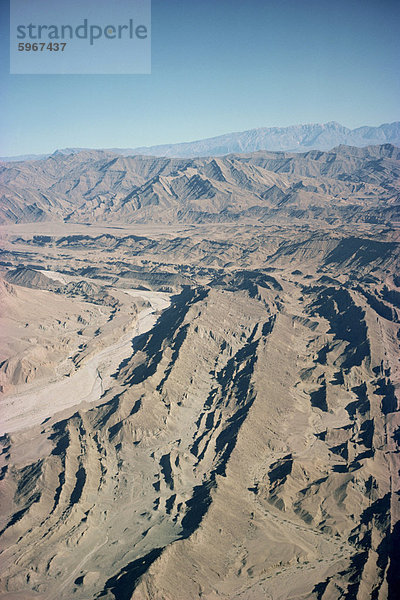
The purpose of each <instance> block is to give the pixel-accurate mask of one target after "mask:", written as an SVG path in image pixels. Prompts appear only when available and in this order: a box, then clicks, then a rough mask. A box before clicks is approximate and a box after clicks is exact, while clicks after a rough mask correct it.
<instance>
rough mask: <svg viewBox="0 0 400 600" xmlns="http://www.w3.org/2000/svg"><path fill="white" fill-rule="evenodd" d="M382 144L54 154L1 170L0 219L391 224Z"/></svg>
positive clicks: (389, 165)
mask: <svg viewBox="0 0 400 600" xmlns="http://www.w3.org/2000/svg"><path fill="white" fill-rule="evenodd" d="M399 158H400V150H399V149H398V148H396V147H395V146H392V145H390V144H386V145H382V146H371V147H368V148H363V149H360V148H354V147H348V146H339V147H337V148H335V149H333V150H331V151H329V152H320V151H316V150H313V151H310V152H307V153H304V154H290V153H283V152H275V153H274V152H257V153H253V154H248V155H246V154H244V155H243V154H241V155H229V156H225V157H221V158H197V159H169V158H154V157H145V156H130V157H129V156H128V157H123V156H118V155H115V154H112V153H109V152H104V151H85V152H80V153H77V154H72V155H62V154H58V155H53V156H51V157H49V158H47V159H44V160H40V161H27V162H21V163H3V164H1V166H0V186H1V202H0V222H1V223H31V222H42V221H48V220H50V221H64V222H75V223H94V222H99V223H118V222H119V223H124V224H125V223H162V224H167V223H170V224H172V223H210V222H238V221H246V222H248V221H251V222H254V221H255V222H267V221H269V220H271V219H281V220H285V221H287V219H310V218H312V219H320V220H321V221H324V222H328V223H332V222H337V221H338V220H340V219H346V221H348V220H351V221H355V222H356V221H358V220H364V221H365V220H367V221H372V222H380V223H382V222H387V221H392V220H393V219H398V204H399V193H400V192H399V173H400V161H399Z"/></svg>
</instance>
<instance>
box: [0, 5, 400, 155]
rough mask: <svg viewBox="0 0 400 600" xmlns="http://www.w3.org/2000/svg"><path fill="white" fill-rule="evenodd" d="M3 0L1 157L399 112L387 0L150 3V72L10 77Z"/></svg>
mask: <svg viewBox="0 0 400 600" xmlns="http://www.w3.org/2000/svg"><path fill="white" fill-rule="evenodd" d="M126 1H127V0H126ZM7 5H8V2H3V3H2V5H1V43H2V58H1V59H0V69H1V77H2V86H1V92H0V93H1V95H0V114H1V115H2V116H1V118H0V119H1V121H0V127H1V131H2V135H1V138H2V142H3V144H2V145H1V148H0V155H2V156H12V155H17V154H31V153H43V152H49V151H51V150H52V149H56V148H63V147H91V148H111V147H130V148H135V147H139V146H152V145H156V144H164V143H168V144H172V143H178V142H184V141H190V140H199V139H204V138H208V137H213V136H218V135H221V134H225V133H229V132H236V131H244V130H248V129H253V128H257V127H285V126H289V125H294V124H301V123H316V122H319V123H326V122H329V121H337V122H339V123H341V124H342V125H344V126H346V127H349V128H351V129H353V128H356V127H359V126H363V125H370V126H378V125H381V124H382V123H390V122H393V121H397V120H399V112H398V100H399V97H400V93H399V92H400V86H399V68H398V67H399V61H398V58H397V57H398V56H399V50H400V47H399V46H400V43H399V40H398V36H397V31H398V24H399V21H400V19H399V17H400V5H399V4H398V3H397V2H394V1H393V0H386V1H379V2H378V1H376V0H370V1H368V2H365V1H361V0H355V1H354V2H351V3H348V2H345V1H344V0H338V1H337V2H336V3H334V4H333V3H331V2H328V1H327V0H322V1H319V2H317V1H316V0H306V1H305V2H302V3H299V2H296V1H295V0H280V1H278V0H270V1H269V2H262V1H261V0H251V1H249V2H246V4H243V3H242V2H239V1H237V0H234V1H232V0H230V1H228V0H220V1H219V2H218V3H215V2H211V0H205V1H204V2H201V3H193V2H183V1H178V0H170V1H169V2H161V0H153V2H152V74H151V75H136V76H134V75H133V76H117V75H115V76H114V75H109V76H96V75H92V76H86V77H85V76H79V75H75V76H73V75H70V76H61V75H60V76H58V75H48V76H32V75H31V76H24V75H9V50H8V44H9V39H8V37H9V36H8V14H7V13H8V6H7Z"/></svg>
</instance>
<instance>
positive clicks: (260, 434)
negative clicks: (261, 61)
mask: <svg viewBox="0 0 400 600" xmlns="http://www.w3.org/2000/svg"><path fill="white" fill-rule="evenodd" d="M398 171H399V150H397V149H396V148H394V147H393V146H388V145H385V146H380V147H373V148H368V149H362V150H361V149H355V148H348V147H340V148H337V149H336V150H334V151H330V152H319V151H312V152H309V153H306V154H303V155H301V154H299V155H290V154H284V153H269V152H268V153H266V152H260V153H256V154H250V155H240V156H229V157H224V158H213V159H196V160H184V159H182V160H181V159H177V160H174V159H154V158H146V157H130V158H121V157H116V156H111V155H110V156H109V155H105V154H102V153H98V152H89V153H87V154H85V155H79V154H77V155H75V156H64V157H56V158H52V159H47V160H44V161H38V162H36V163H23V164H14V165H3V170H2V174H1V176H2V178H3V182H6V183H7V186H8V187H7V191H6V192H5V197H6V200H5V201H4V202H3V215H4V220H7V225H4V226H2V227H0V234H1V240H2V249H1V257H0V258H1V260H0V274H1V279H0V300H1V309H0V310H1V313H0V326H1V329H2V332H3V341H2V346H1V357H0V380H1V385H2V393H1V395H0V414H1V419H0V433H1V438H0V443H1V448H2V450H1V454H0V461H1V462H0V505H1V513H0V532H1V535H0V550H1V554H0V564H1V567H0V598H2V599H3V598H4V600H32V599H34V598H36V599H37V600H64V599H65V600H70V599H71V598H76V599H77V600H95V599H97V598H98V599H100V598H107V599H109V600H131V599H133V600H143V599H147V600H161V599H162V600H196V599H200V598H202V599H203V600H217V599H220V600H221V599H223V600H264V599H265V598H268V599H270V600H289V599H294V598H296V599H297V598H299V599H300V598H302V599H305V600H307V599H308V600H342V599H348V600H353V599H354V600H369V599H375V600H387V599H389V600H395V599H396V598H397V597H398V590H399V589H400V579H399V573H400V569H399V565H400V560H399V550H398V549H399V543H400V528H399V516H400V506H399V492H400V480H399V470H400V463H399V456H400V413H399V383H400V380H399V369H400V366H399V360H398V357H399V348H400V278H399V275H398V273H399V267H400V238H399V234H398V230H397V228H396V222H395V219H396V210H397V206H398V193H399V192H398ZM210 186H211V187H210ZM11 196H12V198H13V199H11ZM34 205H35V206H34ZM29 206H31V208H28V207H29ZM33 206H34V208H32V207H33ZM38 210H39V211H42V212H41V213H40V215H41V216H40V217H39V216H38V215H39V212H38ZM10 211H11V212H10ZM179 211H181V212H179ZM13 215H14V216H13ZM117 217H118V218H117ZM37 218H39V219H41V218H43V220H42V221H40V222H39V221H37V220H36V219H37ZM12 221H20V222H19V223H16V224H15V223H13V222H12ZM29 221H30V222H29ZM33 221H34V222H33ZM130 221H132V223H130ZM168 221H170V222H171V224H168ZM85 223H86V224H85Z"/></svg>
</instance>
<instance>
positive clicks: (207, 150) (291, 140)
mask: <svg viewBox="0 0 400 600" xmlns="http://www.w3.org/2000/svg"><path fill="white" fill-rule="evenodd" d="M340 144H344V145H348V146H356V147H359V148H361V147H364V146H370V145H375V144H393V145H394V146H400V121H396V122H394V123H385V124H383V125H380V126H379V127H367V126H364V127H357V128H356V129H349V128H348V127H344V126H343V125H340V123H336V122H335V121H331V122H329V123H325V124H320V123H311V124H309V125H293V126H290V127H260V128H258V129H250V130H248V131H241V132H237V133H227V134H225V135H219V136H216V137H212V138H206V139H204V140H198V141H194V142H184V143H180V144H163V145H160V146H144V147H139V148H109V149H107V150H108V151H109V152H114V153H115V154H120V155H122V156H129V155H137V154H141V155H146V156H168V157H179V158H194V157H197V156H223V155H225V154H231V153H241V152H256V151H258V150H272V151H278V152H279V151H283V152H306V151H308V150H330V149H331V148H333V147H335V146H338V145H340ZM82 150H88V148H64V149H61V150H56V152H55V153H53V154H55V155H57V154H76V153H77V152H81V151H82ZM48 156H50V154H36V155H34V154H29V155H23V156H22V155H21V156H14V157H2V158H0V160H2V161H21V160H39V159H41V158H47V157H48Z"/></svg>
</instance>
